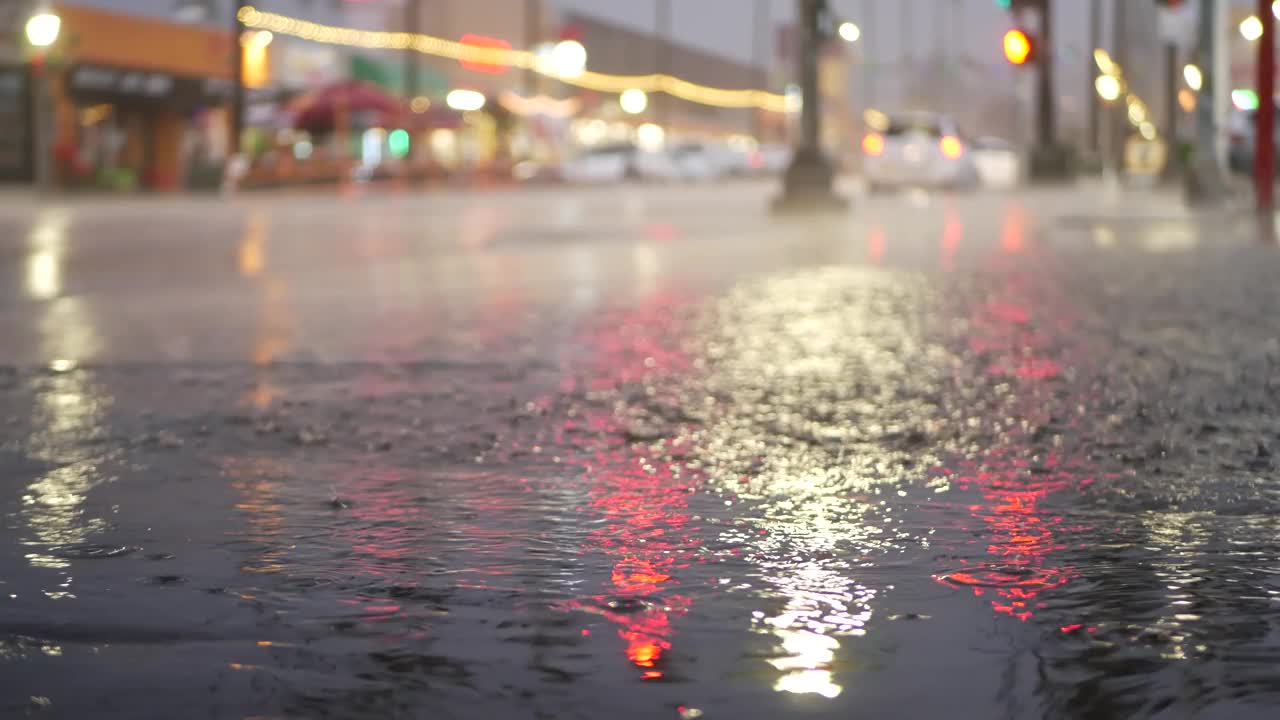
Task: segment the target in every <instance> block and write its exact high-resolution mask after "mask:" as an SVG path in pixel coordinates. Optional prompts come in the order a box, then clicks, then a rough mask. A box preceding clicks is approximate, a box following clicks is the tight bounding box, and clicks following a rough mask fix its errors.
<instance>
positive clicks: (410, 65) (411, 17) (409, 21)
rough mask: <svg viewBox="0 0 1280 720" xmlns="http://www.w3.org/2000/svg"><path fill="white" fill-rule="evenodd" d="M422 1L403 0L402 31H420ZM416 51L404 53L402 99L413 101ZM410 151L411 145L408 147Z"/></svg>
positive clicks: (416, 81)
mask: <svg viewBox="0 0 1280 720" xmlns="http://www.w3.org/2000/svg"><path fill="white" fill-rule="evenodd" d="M421 18H422V0H404V31H405V32H407V33H416V32H418V31H419V30H420V29H421ZM418 63H419V58H418V51H417V50H414V49H413V48H409V49H408V50H405V51H404V98H405V100H406V101H411V100H413V98H414V97H416V96H417V94H418ZM410 149H411V150H412V145H411V146H410Z"/></svg>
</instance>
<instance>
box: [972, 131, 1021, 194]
mask: <svg viewBox="0 0 1280 720" xmlns="http://www.w3.org/2000/svg"><path fill="white" fill-rule="evenodd" d="M969 148H970V149H969V152H970V153H971V154H972V156H973V164H974V167H975V168H976V169H977V171H978V179H979V180H981V181H982V186H983V187H994V188H1009V187H1013V186H1015V185H1017V184H1018V182H1019V181H1020V180H1021V179H1022V157H1021V156H1020V155H1019V154H1018V149H1017V148H1016V147H1014V145H1013V143H1011V142H1009V141H1008V140H1005V139H1004V138H998V137H990V136H988V137H979V138H974V140H973V141H972V142H971V143H969Z"/></svg>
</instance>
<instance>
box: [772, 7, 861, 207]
mask: <svg viewBox="0 0 1280 720" xmlns="http://www.w3.org/2000/svg"><path fill="white" fill-rule="evenodd" d="M799 3H800V13H799V22H798V30H799V35H800V37H799V43H798V45H799V47H798V48H797V52H796V55H797V56H798V62H797V68H796V69H797V74H798V75H799V77H798V80H799V82H800V93H801V97H802V98H803V103H802V107H801V109H800V128H801V138H800V143H799V145H798V147H796V149H795V154H794V156H793V157H792V160H791V166H790V167H788V168H787V173H786V176H785V177H784V178H783V188H782V195H781V196H780V197H778V198H777V199H776V200H774V203H773V209H774V211H775V212H782V213H794V212H816V211H827V212H832V211H844V210H845V209H847V208H848V206H849V203H848V201H847V200H846V199H845V198H843V197H840V196H839V195H836V194H835V190H834V183H835V169H834V168H833V167H832V165H831V162H830V161H829V160H828V159H827V158H826V155H825V154H824V153H823V151H822V132H821V131H822V93H821V89H820V88H819V87H818V58H819V56H820V55H821V53H822V45H823V43H824V42H825V41H826V34H825V33H824V32H823V30H822V22H823V20H824V19H826V15H827V0H799Z"/></svg>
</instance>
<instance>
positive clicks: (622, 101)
mask: <svg viewBox="0 0 1280 720" xmlns="http://www.w3.org/2000/svg"><path fill="white" fill-rule="evenodd" d="M618 105H619V106H621V107H622V112H624V113H627V114H628V115H639V114H640V113H642V112H644V111H645V108H647V107H649V95H648V94H647V93H646V92H645V91H643V90H641V89H640V88H631V89H630V90H626V91H624V92H623V93H622V94H621V95H619V96H618Z"/></svg>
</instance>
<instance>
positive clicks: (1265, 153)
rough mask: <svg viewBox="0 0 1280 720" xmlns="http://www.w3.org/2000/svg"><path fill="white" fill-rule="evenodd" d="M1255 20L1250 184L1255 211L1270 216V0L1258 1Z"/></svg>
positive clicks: (1272, 173)
mask: <svg viewBox="0 0 1280 720" xmlns="http://www.w3.org/2000/svg"><path fill="white" fill-rule="evenodd" d="M1257 17H1258V19H1259V20H1261V21H1262V37H1260V38H1258V116H1257V122H1256V123H1254V128H1255V130H1254V132H1255V135H1256V137H1257V141H1256V142H1255V143H1254V145H1255V151H1256V153H1257V155H1256V157H1255V158H1254V160H1253V183H1254V189H1255V192H1256V194H1257V198H1258V212H1262V213H1270V212H1271V210H1272V207H1273V204H1274V203H1273V196H1274V191H1275V174H1276V142H1275V140H1276V138H1275V132H1276V101H1275V96H1276V45H1275V41H1276V19H1275V16H1274V15H1273V14H1272V13H1271V0H1258V14H1257Z"/></svg>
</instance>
